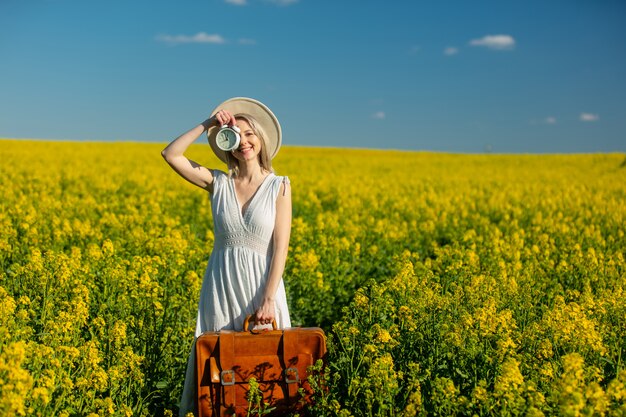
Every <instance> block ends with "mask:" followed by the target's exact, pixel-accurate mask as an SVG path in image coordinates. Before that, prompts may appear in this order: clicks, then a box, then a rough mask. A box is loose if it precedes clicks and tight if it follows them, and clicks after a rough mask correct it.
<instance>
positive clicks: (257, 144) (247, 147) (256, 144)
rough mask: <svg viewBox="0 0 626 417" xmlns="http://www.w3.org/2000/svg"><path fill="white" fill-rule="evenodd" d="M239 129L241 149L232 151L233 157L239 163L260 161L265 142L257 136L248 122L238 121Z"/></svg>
mask: <svg viewBox="0 0 626 417" xmlns="http://www.w3.org/2000/svg"><path fill="white" fill-rule="evenodd" d="M237 127H238V128H239V129H240V130H241V132H240V133H239V135H240V136H241V141H240V142H239V147H238V148H237V149H234V150H233V151H231V153H232V155H233V156H234V157H235V158H237V159H238V160H239V161H250V160H253V159H258V158H259V154H260V153H261V148H262V146H263V141H262V140H261V139H260V138H259V137H258V136H257V134H256V132H255V131H254V129H252V127H251V126H250V124H249V123H248V122H247V121H245V120H243V119H237Z"/></svg>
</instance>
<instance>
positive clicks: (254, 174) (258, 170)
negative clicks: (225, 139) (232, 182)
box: [237, 160, 265, 183]
mask: <svg viewBox="0 0 626 417" xmlns="http://www.w3.org/2000/svg"><path fill="white" fill-rule="evenodd" d="M264 176H265V170H264V169H263V167H261V164H259V161H257V160H251V161H239V174H238V175H237V179H238V180H239V181H243V182H248V183H249V182H252V181H254V180H255V179H259V178H262V177H264Z"/></svg>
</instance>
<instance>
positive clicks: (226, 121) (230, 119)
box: [213, 110, 237, 126]
mask: <svg viewBox="0 0 626 417" xmlns="http://www.w3.org/2000/svg"><path fill="white" fill-rule="evenodd" d="M213 118H214V119H215V120H216V121H217V123H216V124H217V126H224V125H228V126H235V124H236V123H237V120H236V119H235V116H233V115H232V114H231V113H230V112H229V111H228V110H220V111H218V112H217V113H215V115H214V116H213Z"/></svg>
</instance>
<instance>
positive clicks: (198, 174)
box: [161, 110, 235, 191]
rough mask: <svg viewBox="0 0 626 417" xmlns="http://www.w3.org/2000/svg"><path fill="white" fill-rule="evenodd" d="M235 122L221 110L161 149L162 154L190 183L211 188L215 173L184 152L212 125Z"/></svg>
mask: <svg viewBox="0 0 626 417" xmlns="http://www.w3.org/2000/svg"><path fill="white" fill-rule="evenodd" d="M218 123H219V124H220V125H221V124H226V123H233V124H234V123H235V118H234V117H233V116H232V115H231V114H230V113H229V112H226V111H223V110H222V111H220V112H218V113H217V114H216V115H215V116H213V117H211V118H209V119H206V120H205V121H204V122H202V123H201V124H199V125H198V126H196V127H194V128H193V129H191V130H188V131H187V132H185V133H183V134H182V135H180V136H179V137H177V138H176V139H174V140H173V141H172V142H171V143H170V144H169V145H167V147H166V148H165V149H163V150H162V151H161V155H162V156H163V158H164V159H165V160H166V161H167V163H168V164H169V165H170V166H171V167H172V168H173V169H174V171H176V172H177V173H178V174H179V175H180V176H181V177H183V178H184V179H186V180H187V181H189V182H190V183H192V184H194V185H197V186H198V187H200V188H204V189H205V190H209V191H210V190H211V186H212V185H213V174H211V171H210V170H209V169H207V168H205V167H203V166H202V165H200V164H198V163H197V162H194V161H192V160H190V159H187V157H185V155H184V153H185V151H186V150H187V148H188V147H189V145H191V144H192V143H193V142H194V141H195V140H196V139H198V137H199V136H200V135H201V134H203V133H205V132H206V131H207V130H208V129H209V128H210V127H211V126H213V125H217V124H218Z"/></svg>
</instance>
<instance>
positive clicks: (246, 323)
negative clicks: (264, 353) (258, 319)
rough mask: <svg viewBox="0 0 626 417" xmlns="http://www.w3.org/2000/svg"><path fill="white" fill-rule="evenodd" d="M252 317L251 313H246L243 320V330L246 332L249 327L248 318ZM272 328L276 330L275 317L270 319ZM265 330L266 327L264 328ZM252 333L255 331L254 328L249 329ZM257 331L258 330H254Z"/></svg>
mask: <svg viewBox="0 0 626 417" xmlns="http://www.w3.org/2000/svg"><path fill="white" fill-rule="evenodd" d="M252 318H254V315H253V314H250V315H247V316H246V319H245V320H244V321H243V331H244V332H247V331H248V329H249V327H250V319H252ZM252 324H254V321H253V322H252ZM272 329H273V330H278V325H276V319H274V320H272ZM264 330H267V329H264ZM250 331H251V332H252V333H255V331H254V330H250ZM256 332H258V330H257V331H256Z"/></svg>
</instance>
